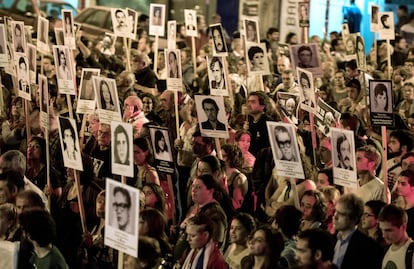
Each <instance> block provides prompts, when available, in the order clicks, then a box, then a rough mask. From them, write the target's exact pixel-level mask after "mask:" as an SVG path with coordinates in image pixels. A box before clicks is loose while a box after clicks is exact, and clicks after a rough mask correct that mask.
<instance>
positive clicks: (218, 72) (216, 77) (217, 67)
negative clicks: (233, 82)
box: [211, 62, 223, 83]
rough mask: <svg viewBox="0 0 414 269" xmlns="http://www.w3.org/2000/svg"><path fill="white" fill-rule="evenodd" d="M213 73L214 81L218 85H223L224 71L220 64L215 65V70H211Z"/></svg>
mask: <svg viewBox="0 0 414 269" xmlns="http://www.w3.org/2000/svg"><path fill="white" fill-rule="evenodd" d="M211 72H212V74H213V80H214V81H215V82H216V83H221V80H222V79H223V70H222V68H221V67H220V64H219V63H218V62H215V63H214V65H213V69H211Z"/></svg>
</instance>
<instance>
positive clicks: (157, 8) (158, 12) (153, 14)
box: [149, 4, 165, 36]
mask: <svg viewBox="0 0 414 269" xmlns="http://www.w3.org/2000/svg"><path fill="white" fill-rule="evenodd" d="M149 15H150V16H149V17H150V18H149V22H150V25H149V34H150V35H152V36H164V32H165V31H164V30H165V29H164V24H165V23H164V22H165V5H163V4H150V13H149Z"/></svg>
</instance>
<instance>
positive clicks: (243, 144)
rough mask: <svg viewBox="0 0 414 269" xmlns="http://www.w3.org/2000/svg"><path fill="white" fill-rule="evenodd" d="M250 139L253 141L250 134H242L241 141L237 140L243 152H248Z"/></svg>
mask: <svg viewBox="0 0 414 269" xmlns="http://www.w3.org/2000/svg"><path fill="white" fill-rule="evenodd" d="M250 141H251V138H250V135H248V134H242V135H241V136H240V140H239V142H237V145H238V146H239V148H240V149H241V151H242V152H246V151H248V150H249V148H250Z"/></svg>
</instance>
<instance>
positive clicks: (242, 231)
mask: <svg viewBox="0 0 414 269" xmlns="http://www.w3.org/2000/svg"><path fill="white" fill-rule="evenodd" d="M229 235H230V243H235V244H237V245H246V243H247V237H248V234H247V231H246V228H244V226H243V225H242V224H241V222H240V221H239V220H237V219H233V220H232V221H231V224H230V232H229Z"/></svg>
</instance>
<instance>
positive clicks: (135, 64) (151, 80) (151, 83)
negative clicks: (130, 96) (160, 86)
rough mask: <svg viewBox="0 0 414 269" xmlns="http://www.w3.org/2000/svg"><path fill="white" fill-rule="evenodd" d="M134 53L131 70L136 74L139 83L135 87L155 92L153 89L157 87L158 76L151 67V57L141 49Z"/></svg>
mask: <svg viewBox="0 0 414 269" xmlns="http://www.w3.org/2000/svg"><path fill="white" fill-rule="evenodd" d="M132 55H133V56H132V59H131V60H132V64H131V71H132V72H134V74H135V79H136V84H137V85H135V89H137V90H141V91H143V92H149V93H153V92H152V91H151V90H152V89H154V88H155V85H156V83H157V80H158V78H157V75H156V74H155V73H154V71H152V70H151V68H150V62H151V59H150V58H149V57H148V55H147V54H145V53H142V52H139V51H135V52H134V53H133V54H132ZM148 88H150V89H148Z"/></svg>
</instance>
